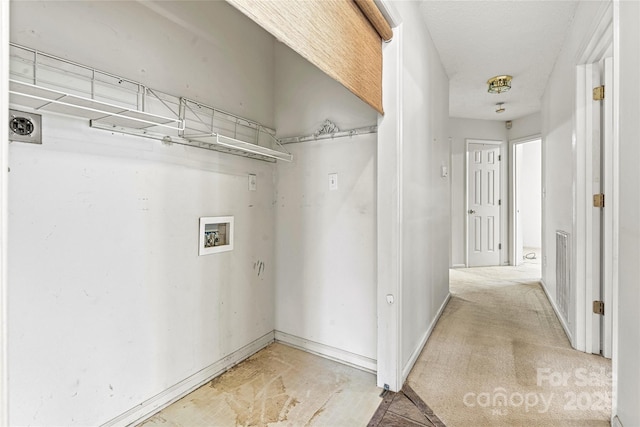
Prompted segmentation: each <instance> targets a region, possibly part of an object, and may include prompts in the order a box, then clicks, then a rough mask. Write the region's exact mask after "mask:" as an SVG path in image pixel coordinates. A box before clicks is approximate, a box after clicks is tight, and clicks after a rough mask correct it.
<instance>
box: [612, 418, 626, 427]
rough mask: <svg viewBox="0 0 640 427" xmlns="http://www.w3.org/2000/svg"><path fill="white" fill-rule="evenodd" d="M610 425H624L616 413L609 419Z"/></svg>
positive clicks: (619, 426) (615, 426)
mask: <svg viewBox="0 0 640 427" xmlns="http://www.w3.org/2000/svg"><path fill="white" fill-rule="evenodd" d="M611 427H624V426H623V425H622V421H620V418H618V416H617V415H616V416H615V417H613V419H612V420H611Z"/></svg>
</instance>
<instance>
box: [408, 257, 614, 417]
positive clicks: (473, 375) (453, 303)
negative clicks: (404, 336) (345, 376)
mask: <svg viewBox="0 0 640 427" xmlns="http://www.w3.org/2000/svg"><path fill="white" fill-rule="evenodd" d="M536 263H537V262H536V261H532V262H527V263H525V264H523V266H521V267H519V268H513V267H490V268H474V269H459V270H452V271H451V294H452V297H451V300H450V302H449V304H448V306H447V307H446V309H445V311H444V313H443V315H442V317H441V319H440V321H439V322H438V324H437V326H436V328H435V329H434V331H433V334H432V335H431V337H430V339H429V341H428V343H427V345H426V346H425V349H424V350H423V352H422V354H421V355H420V357H419V359H418V362H417V363H416V365H415V367H414V369H413V371H412V372H411V374H410V375H409V378H408V383H409V385H410V386H411V387H412V388H413V389H414V390H415V391H416V392H417V394H418V395H419V396H420V397H421V398H422V399H423V400H424V401H425V402H426V403H427V404H428V405H429V406H430V407H431V408H432V409H433V411H434V412H435V414H436V415H437V416H438V417H440V419H441V420H442V421H443V422H444V423H445V424H446V425H447V426H448V427H456V426H606V425H609V419H610V416H611V399H610V396H611V362H610V360H607V359H604V358H602V357H600V356H596V355H588V354H585V353H581V352H578V351H576V350H573V349H572V348H571V346H570V344H569V341H568V339H567V338H566V336H565V334H564V332H563V330H562V327H561V326H560V323H559V322H558V320H557V318H556V316H555V314H554V312H553V309H552V308H551V306H550V304H549V302H548V300H547V299H546V296H545V294H544V292H543V290H542V288H541V285H540V284H539V283H538V281H537V280H536V279H535V277H539V266H537V265H536Z"/></svg>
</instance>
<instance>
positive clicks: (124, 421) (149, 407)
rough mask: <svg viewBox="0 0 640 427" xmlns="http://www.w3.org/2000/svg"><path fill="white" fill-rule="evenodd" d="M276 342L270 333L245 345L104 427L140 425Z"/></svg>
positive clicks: (103, 426)
mask: <svg viewBox="0 0 640 427" xmlns="http://www.w3.org/2000/svg"><path fill="white" fill-rule="evenodd" d="M273 341H274V333H273V331H272V332H269V333H267V334H265V335H263V336H262V337H260V338H258V339H257V340H255V341H253V342H251V343H249V344H247V345H245V346H244V347H242V348H241V349H239V350H236V351H234V352H233V353H231V354H229V355H227V356H226V357H224V358H222V359H220V360H218V361H217V362H214V363H213V364H211V365H209V366H207V367H206V368H204V369H202V370H201V371H199V372H196V373H195V374H193V375H191V376H190V377H188V378H185V379H184V380H182V381H180V382H179V383H178V384H176V385H174V386H172V387H170V388H168V389H167V390H165V391H163V392H162V393H160V394H157V395H156V396H154V397H152V398H151V399H148V400H146V401H144V402H142V403H141V404H139V405H138V406H135V407H134V408H131V409H130V410H128V411H127V412H125V413H124V414H122V415H120V416H118V417H116V418H114V419H112V420H111V421H108V422H106V423H105V424H103V425H102V427H124V426H130V425H135V424H138V423H140V422H142V421H144V420H145V419H147V418H149V417H151V416H152V415H153V414H155V413H157V412H158V411H160V410H162V409H164V408H166V407H167V406H169V405H171V404H172V403H173V402H175V401H177V400H179V399H181V398H182V397H184V396H186V395H187V394H189V393H191V392H192V391H193V390H195V389H197V388H198V387H200V386H202V385H203V384H205V383H206V382H207V381H211V380H212V379H213V378H215V377H217V376H218V375H220V374H222V373H224V372H225V371H226V370H228V369H229V368H231V367H232V366H235V365H237V364H238V363H240V362H242V361H243V360H245V359H246V358H248V357H250V356H251V355H253V354H255V353H257V352H258V351H260V350H262V349H263V348H264V347H266V346H268V345H269V344H271V343H272V342H273Z"/></svg>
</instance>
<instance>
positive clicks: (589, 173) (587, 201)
mask: <svg viewBox="0 0 640 427" xmlns="http://www.w3.org/2000/svg"><path fill="white" fill-rule="evenodd" d="M598 16H599V17H600V20H599V22H597V23H596V25H595V26H594V30H593V32H592V34H591V36H590V37H588V38H587V39H586V42H585V44H584V46H583V48H582V49H581V50H580V51H579V53H578V55H577V57H576V62H575V63H576V64H578V65H577V66H576V99H575V122H574V128H575V138H576V139H575V141H576V142H578V143H576V144H574V159H575V160H574V161H575V167H574V168H573V174H574V176H573V182H574V183H575V193H574V220H573V226H572V228H573V230H572V233H573V247H574V248H575V249H574V251H573V252H574V257H573V267H574V268H573V271H575V274H574V275H573V283H572V287H573V288H574V289H575V290H576V301H575V325H576V327H575V336H574V342H573V346H574V347H575V348H576V349H577V350H581V351H584V352H587V353H591V352H592V350H593V347H594V343H593V333H594V327H593V321H592V319H593V314H592V298H591V295H592V294H593V291H594V286H595V284H594V280H593V277H592V273H591V259H592V247H591V244H590V242H592V239H593V229H592V227H591V225H592V223H593V217H594V214H593V209H594V208H593V205H592V196H593V191H592V185H591V183H592V182H593V164H592V157H591V154H592V153H591V148H590V147H587V145H588V144H585V143H584V141H589V142H590V141H591V138H590V137H589V135H590V131H591V129H590V127H588V125H589V120H590V117H589V116H590V115H591V111H590V108H589V105H590V102H593V101H591V89H592V88H591V86H592V85H591V84H590V81H591V79H592V77H591V69H592V67H591V64H594V63H597V62H600V61H601V60H602V59H604V58H605V57H609V56H611V53H612V49H613V30H612V28H613V6H612V3H606V4H604V5H603V6H602V8H601V11H600V13H599V14H598ZM612 77H613V87H614V88H615V87H617V78H616V74H615V70H614V73H613V76H612ZM608 93H609V94H613V102H614V104H615V102H617V100H616V99H617V97H616V94H615V90H613V91H609V92H608ZM616 123H618V112H617V108H615V105H614V107H613V126H614V130H613V137H612V147H611V149H612V152H611V153H610V154H611V157H612V159H613V162H612V164H610V165H607V164H605V170H604V172H603V176H604V178H605V180H606V181H608V184H607V186H608V187H609V188H608V189H605V191H608V192H609V195H605V199H606V200H605V209H607V210H608V211H609V212H610V214H609V215H605V216H604V220H603V222H602V227H603V229H604V230H606V231H608V232H609V234H610V235H611V238H610V239H609V238H608V239H606V240H604V241H603V242H602V245H601V248H602V249H601V250H602V260H603V265H604V266H605V267H604V268H605V270H606V271H605V272H604V273H603V274H602V276H603V277H604V280H603V286H604V294H605V298H607V296H608V297H609V298H608V301H610V303H609V304H608V305H609V308H608V310H607V308H606V307H605V313H607V315H609V316H610V318H611V320H613V319H615V313H616V311H617V310H616V301H615V299H614V298H615V294H617V292H616V290H617V286H618V284H617V271H618V267H617V263H616V260H617V254H616V253H615V252H614V251H615V250H616V248H617V246H618V243H617V242H618V199H619V196H618V194H619V191H618V188H619V184H618V177H617V176H616V174H615V173H614V171H615V170H617V158H618V140H617V132H616V131H615V127H616V125H615V124H616ZM580 142H582V143H580ZM607 176H608V177H609V179H608V180H607ZM607 202H608V203H607ZM595 283H599V282H595ZM616 327H617V325H616V323H615V322H613V326H612V328H611V337H610V339H611V341H612V342H616V337H617V328H616ZM606 347H607V346H606V345H605V348H606ZM613 351H614V352H615V349H614V350H613ZM608 356H609V357H611V356H612V355H611V354H609V355H608Z"/></svg>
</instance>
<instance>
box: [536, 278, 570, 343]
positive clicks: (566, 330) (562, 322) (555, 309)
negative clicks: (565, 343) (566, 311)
mask: <svg viewBox="0 0 640 427" xmlns="http://www.w3.org/2000/svg"><path fill="white" fill-rule="evenodd" d="M540 285H541V286H542V290H543V291H544V294H545V295H546V297H547V301H549V304H551V308H553V312H554V313H555V314H556V317H557V318H558V321H560V325H561V326H562V329H564V333H565V335H566V336H567V338H568V339H569V342H570V343H571V345H572V346H574V345H573V336H572V335H571V330H570V329H569V325H567V322H566V321H565V319H564V318H563V317H562V314H560V310H558V306H557V305H556V303H555V301H554V300H553V299H551V297H550V296H549V291H548V289H547V285H546V284H545V283H544V280H540ZM574 347H575V346H574Z"/></svg>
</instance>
